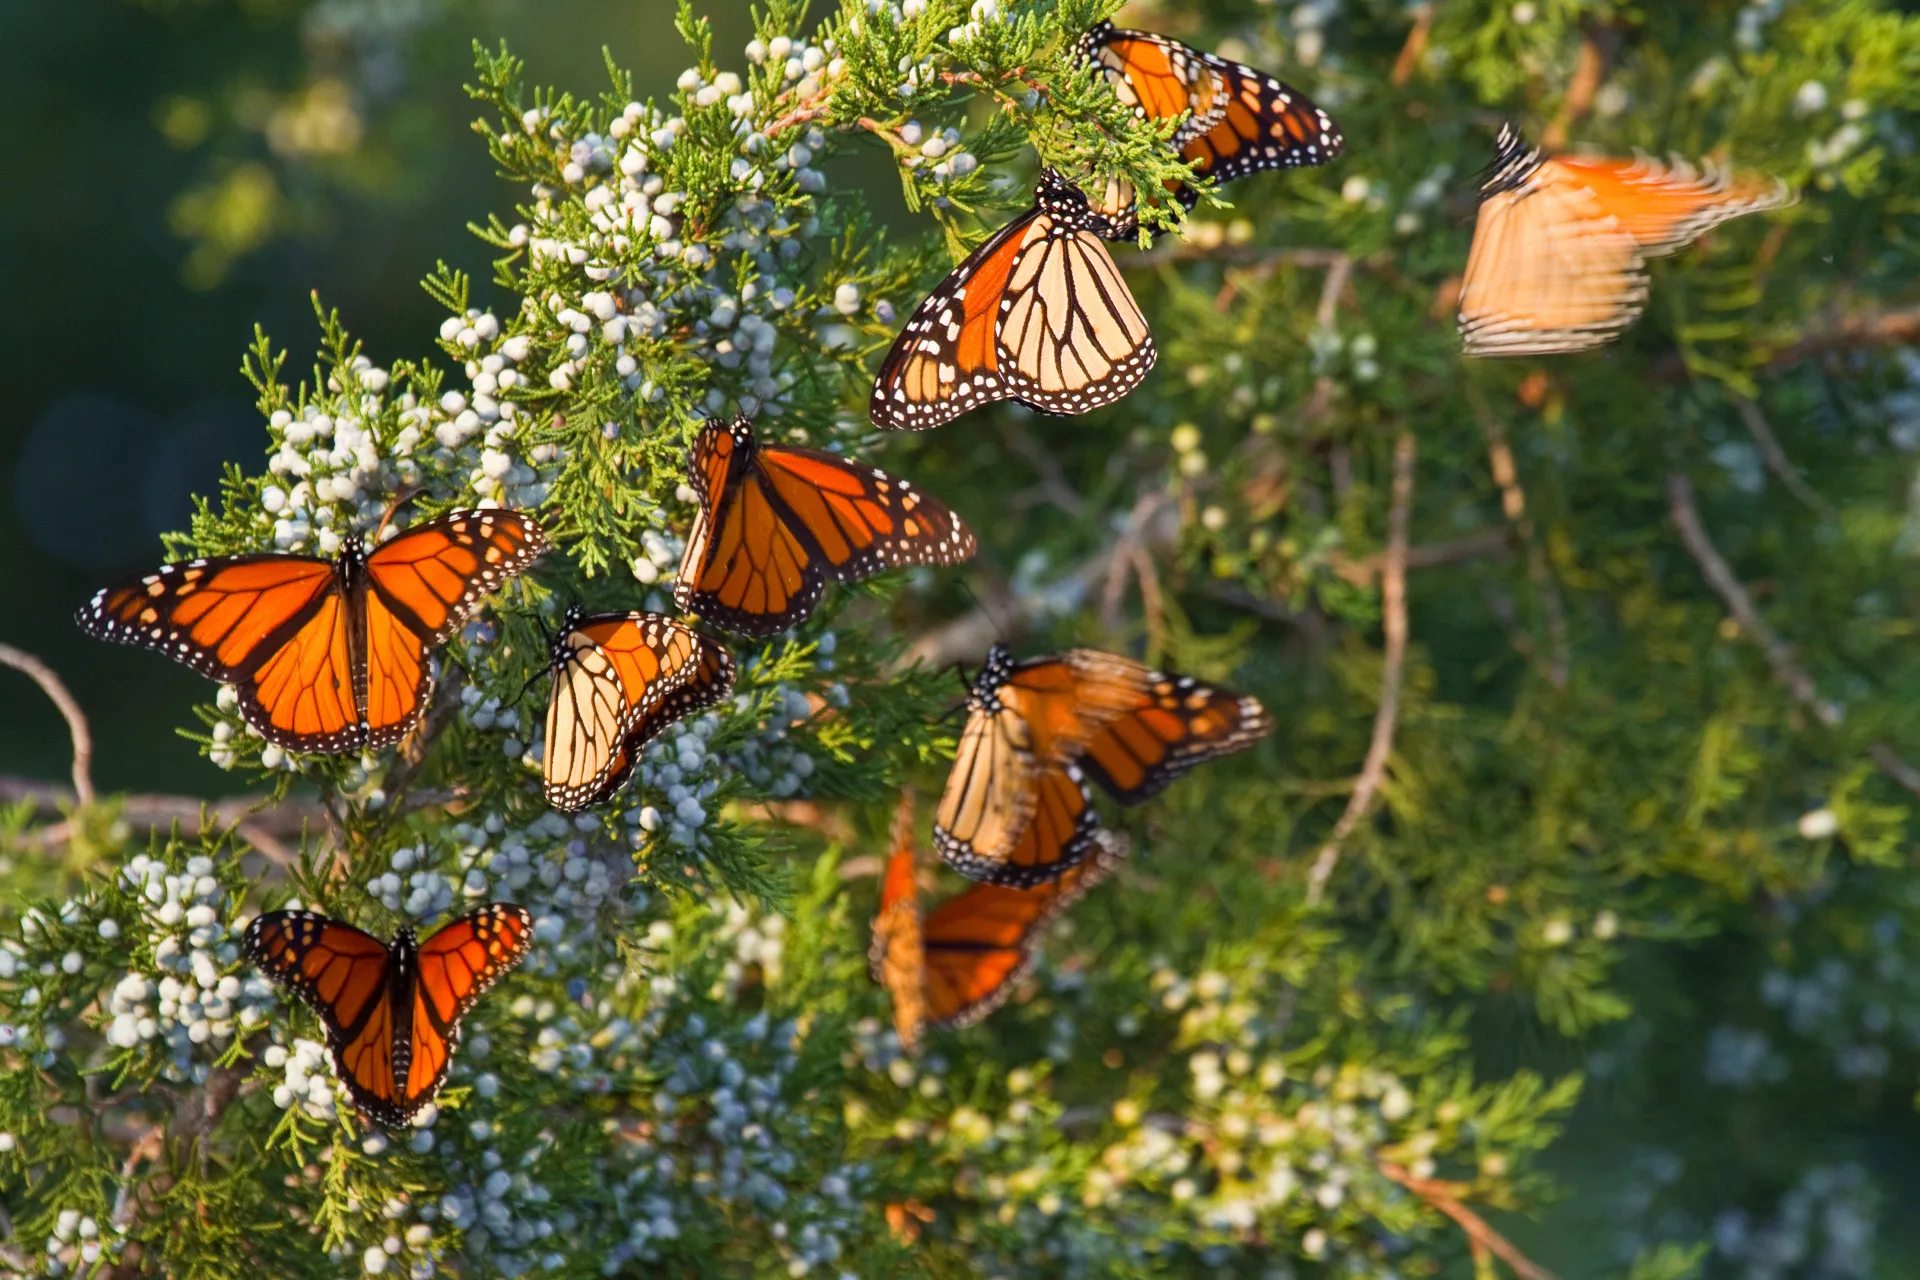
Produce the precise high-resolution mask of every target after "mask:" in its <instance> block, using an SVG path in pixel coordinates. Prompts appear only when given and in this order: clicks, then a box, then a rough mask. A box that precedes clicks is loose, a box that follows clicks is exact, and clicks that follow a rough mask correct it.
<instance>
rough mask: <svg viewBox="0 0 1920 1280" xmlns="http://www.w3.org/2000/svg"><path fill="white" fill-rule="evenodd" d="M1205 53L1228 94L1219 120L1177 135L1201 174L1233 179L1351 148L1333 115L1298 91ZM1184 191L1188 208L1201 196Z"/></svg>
mask: <svg viewBox="0 0 1920 1280" xmlns="http://www.w3.org/2000/svg"><path fill="white" fill-rule="evenodd" d="M1204 56H1205V57H1206V58H1207V60H1208V62H1209V63H1210V64H1211V65H1212V66H1213V67H1214V68H1215V70H1216V71H1217V72H1218V73H1219V75H1220V78H1221V80H1222V81H1223V82H1224V83H1225V85H1226V94H1225V96H1224V98H1223V99H1222V100H1221V102H1220V104H1219V112H1218V115H1217V118H1216V121H1215V123H1212V124H1211V125H1209V126H1207V127H1204V128H1201V129H1196V130H1195V132H1194V134H1193V135H1192V136H1191V137H1182V138H1176V139H1175V141H1176V142H1178V143H1179V144H1180V158H1181V159H1183V160H1186V161H1188V162H1189V163H1191V164H1192V165H1193V167H1194V171H1195V172H1196V173H1200V174H1203V175H1206V176H1209V177H1211V178H1213V179H1214V181H1216V182H1231V181H1233V180H1234V179H1235V178H1240V177H1245V176H1246V175H1247V174H1250V173H1258V172H1259V171H1261V170H1263V169H1295V168H1300V167H1303V166H1307V165H1319V164H1326V163H1327V162H1328V161H1330V160H1333V159H1335V158H1337V157H1338V156H1339V155H1340V153H1341V151H1342V150H1343V149H1344V148H1345V146H1346V139H1345V138H1343V137H1342V136H1341V133H1340V130H1339V129H1338V128H1336V127H1335V125H1334V123H1333V118H1332V117H1331V116H1329V115H1328V114H1327V113H1326V112H1325V111H1322V110H1321V109H1320V108H1319V107H1317V106H1315V105H1314V103H1313V102H1312V101H1311V100H1310V99H1309V98H1308V97H1307V96H1306V95H1305V94H1303V93H1301V92H1300V91H1299V90H1298V89H1294V88H1291V87H1290V86H1288V85H1285V84H1282V83H1281V82H1280V81H1278V80H1276V79H1274V78H1273V77H1272V76H1270V75H1267V74H1265V73H1264V72H1260V71H1256V70H1254V69H1253V68H1252V67H1247V66H1242V65H1241V64H1239V63H1237V62H1228V61H1227V60H1226V59H1224V58H1215V57H1213V55H1211V54H1207V55H1204ZM1179 194H1180V199H1181V200H1182V201H1183V202H1184V203H1185V204H1186V205H1187V207H1188V208H1192V207H1193V205H1194V203H1195V202H1196V201H1197V200H1198V198H1199V197H1198V196H1197V195H1196V194H1195V193H1194V192H1193V191H1192V189H1191V188H1186V187H1182V188H1181V189H1180V192H1179Z"/></svg>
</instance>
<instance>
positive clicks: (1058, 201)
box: [1033, 168, 1113, 235]
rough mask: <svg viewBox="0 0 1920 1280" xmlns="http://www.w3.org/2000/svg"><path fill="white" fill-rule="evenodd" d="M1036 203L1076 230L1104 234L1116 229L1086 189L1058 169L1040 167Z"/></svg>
mask: <svg viewBox="0 0 1920 1280" xmlns="http://www.w3.org/2000/svg"><path fill="white" fill-rule="evenodd" d="M1033 203H1034V206H1035V207H1036V208H1038V209H1039V210H1040V212H1042V213H1044V214H1046V215H1047V216H1048V217H1050V218H1052V219H1053V220H1054V221H1056V222H1058V223H1060V224H1061V225H1062V226H1066V227H1071V228H1073V229H1074V230H1076V231H1091V232H1093V233H1094V234H1095V235H1100V234H1103V233H1105V232H1110V231H1111V230H1112V229H1113V228H1112V225H1111V224H1110V223H1108V221H1107V220H1106V219H1105V218H1103V217H1101V216H1100V215H1099V214H1098V213H1096V212H1094V209H1093V206H1091V205H1089V204H1088V203H1087V196H1086V193H1085V192H1084V191H1082V190H1080V188H1079V187H1076V186H1074V185H1073V183H1071V182H1068V181H1067V180H1066V179H1065V178H1063V177H1061V176H1060V172H1059V170H1057V169H1051V168H1048V169H1042V170H1041V171H1040V183H1039V185H1038V186H1036V187H1035V188H1034V189H1033Z"/></svg>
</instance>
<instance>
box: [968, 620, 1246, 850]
mask: <svg viewBox="0 0 1920 1280" xmlns="http://www.w3.org/2000/svg"><path fill="white" fill-rule="evenodd" d="M967 708H968V713H969V714H968V717H967V723H966V726H965V728H963V729H962V730H961V734H960V744H959V747H958V749H957V750H956V751H955V753H954V761H953V770H952V772H951V773H949V774H948V775H947V785H946V789H945V790H944V791H943V792H942V794H941V798H940V808H939V810H938V812H937V813H936V814H935V817H934V828H933V839H934V847H935V848H936V849H937V850H938V851H939V853H940V856H941V857H942V858H943V859H944V860H945V861H946V862H947V864H948V865H949V866H951V867H952V868H953V869H954V870H956V871H958V872H959V873H960V874H961V875H964V876H967V877H968V878H970V879H974V880H984V881H986V882H988V883H990V884H1003V885H1015V886H1030V885H1035V884H1039V883H1041V882H1043V881H1046V880H1051V879H1054V878H1056V877H1058V876H1060V875H1062V874H1064V873H1065V872H1066V871H1067V870H1068V869H1069V868H1071V867H1073V866H1074V865H1075V864H1076V863H1078V862H1080V861H1081V860H1082V859H1084V858H1085V857H1086V856H1087V854H1088V853H1089V852H1090V851H1091V850H1092V849H1093V848H1094V847H1095V843H1096V836H1097V833H1098V832H1099V829H1100V828H1099V819H1098V817H1097V815H1095V813H1094V811H1093V806H1092V797H1091V795H1090V794H1089V792H1088V790H1087V782H1088V780H1089V779H1091V780H1092V781H1093V782H1096V783H1098V784H1099V785H1100V786H1101V787H1102V788H1103V789H1104V790H1106V791H1107V792H1108V793H1109V794H1110V795H1112V796H1113V798H1114V799H1116V800H1118V801H1119V802H1120V803H1121V804H1128V805H1131V804H1139V803H1140V802H1142V801H1144V800H1146V799H1148V798H1149V797H1151V796H1153V795H1155V794H1157V793H1158V792H1159V791H1160V790H1161V789H1162V788H1164V787H1165V786H1166V785H1167V784H1168V783H1169V782H1171V781H1173V779H1175V778H1177V777H1179V776H1180V775H1181V774H1182V773H1185V772H1186V771H1187V770H1188V769H1191V768H1192V767H1193V766H1195V765H1197V764H1200V763H1202V762H1204V761H1207V760H1212V759H1214V758H1216V757H1219V756H1222V755H1226V754H1228V753H1230V752H1234V751H1239V750H1242V749H1243V748H1245V747H1248V746H1251V745H1252V744H1253V743H1255V742H1257V741H1258V740H1259V739H1260V738H1262V737H1264V736H1265V735H1266V734H1267V733H1268V732H1269V731H1270V730H1271V728H1272V722H1271V721H1270V720H1269V719H1268V718H1267V713H1266V710H1265V708H1263V707H1262V706H1261V705H1260V703H1259V701H1258V700H1257V699H1255V698H1252V697H1248V696H1245V695H1242V694H1237V693H1234V692H1232V691H1230V690H1227V689H1223V688H1220V687H1219V686H1217V685H1212V684H1208V683H1206V682H1204V681H1200V680H1195V679H1192V678H1191V677H1186V676H1172V675H1167V674H1165V673H1162V672H1159V671H1155V670H1153V669H1151V668H1149V667H1147V666H1144V665H1142V664H1141V663H1138V662H1135V661H1134V660H1133V659H1131V658H1127V657H1123V656H1122V655H1120V654H1115V653H1103V652H1100V651H1098V650H1094V649H1071V650H1068V651H1067V652H1065V653H1062V654H1056V655H1053V656H1050V657H1044V658H1031V659H1028V660H1026V661H1024V662H1015V661H1014V660H1013V657H1012V655H1011V654H1010V653H1009V652H1008V650H1007V648H1006V646H1004V645H995V646H994V647H993V648H992V649H991V650H989V651H988V653H987V660H986V663H985V665H984V666H982V667H981V669H980V672H979V674H978V675H977V676H976V677H975V678H974V681H973V685H972V688H971V690H970V691H969V694H968V698H967Z"/></svg>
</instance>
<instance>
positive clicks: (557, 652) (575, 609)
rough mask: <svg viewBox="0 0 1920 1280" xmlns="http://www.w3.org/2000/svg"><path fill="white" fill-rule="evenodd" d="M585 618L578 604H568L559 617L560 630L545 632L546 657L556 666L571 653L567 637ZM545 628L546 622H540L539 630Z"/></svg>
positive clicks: (584, 611) (583, 611)
mask: <svg viewBox="0 0 1920 1280" xmlns="http://www.w3.org/2000/svg"><path fill="white" fill-rule="evenodd" d="M586 616H587V611H586V610H585V609H582V608H581V607H580V606H579V605H578V604H570V605H568V606H567V611H566V612H565V613H563V614H561V615H560V629H559V630H558V631H547V657H548V658H549V659H551V660H552V661H553V662H554V663H555V664H556V665H557V664H559V663H562V662H565V661H566V660H567V658H568V657H569V656H570V655H571V654H572V653H573V643H572V642H571V641H570V640H568V639H567V637H568V636H570V635H572V634H573V633H574V632H575V631H578V630H579V629H580V624H581V623H582V622H583V621H585V620H586ZM546 627H547V624H546V622H545V621H544V620H543V621H541V623H540V629H541V630H542V631H546ZM543 674H544V673H543ZM536 678H537V677H536Z"/></svg>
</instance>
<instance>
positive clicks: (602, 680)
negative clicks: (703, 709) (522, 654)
mask: <svg viewBox="0 0 1920 1280" xmlns="http://www.w3.org/2000/svg"><path fill="white" fill-rule="evenodd" d="M607 621H609V620H590V621H589V624H585V625H583V626H580V627H575V628H572V629H569V630H568V631H567V632H566V634H565V635H564V636H563V637H562V641H561V642H562V644H563V645H564V646H565V649H564V651H563V652H562V653H561V655H560V656H559V660H557V661H556V662H555V663H554V664H553V693H552V697H551V698H550V700H549V701H548V703H547V743H546V756H545V759H544V761H543V772H544V774H545V783H546V795H547V802H548V803H549V804H551V805H553V806H554V807H555V808H556V809H562V810H567V811H572V810H576V809H583V808H586V807H587V806H589V805H592V804H597V803H599V802H600V801H601V800H604V799H606V798H607V796H609V795H611V794H612V793H613V791H615V790H617V789H618V787H619V784H620V783H621V782H622V781H624V780H625V777H626V775H627V773H628V772H630V771H631V768H632V765H633V757H634V752H632V751H631V750H629V749H628V746H627V740H628V738H629V736H630V735H631V734H632V733H633V732H634V730H635V729H636V728H637V727H638V726H639V725H640V723H641V722H642V721H643V720H645V718H646V717H647V716H648V715H649V714H650V713H651V712H653V711H654V710H655V709H656V708H657V707H658V706H659V705H660V703H661V700H662V699H664V698H666V697H667V696H668V695H670V694H673V693H675V692H676V691H678V690H679V689H680V688H681V686H682V685H683V684H684V683H685V682H686V680H687V678H688V677H689V675H690V674H691V673H692V672H693V670H694V668H695V662H694V659H695V658H696V656H697V654H698V648H699V644H700V641H699V637H698V636H697V635H696V634H695V633H694V632H692V631H691V630H688V629H687V628H685V627H682V626H680V625H679V624H677V623H673V622H671V621H670V620H668V619H664V618H657V617H648V618H646V619H645V620H643V621H635V622H632V623H629V624H623V625H624V626H627V627H637V628H638V629H639V633H640V634H639V636H637V637H635V638H634V639H635V640H643V641H644V643H633V644H626V645H624V647H623V649H622V650H620V651H616V650H614V649H611V648H609V647H607V646H606V644H605V643H603V642H604V641H607V640H609V639H611V638H613V636H618V637H621V638H623V639H624V638H625V637H624V633H623V632H622V631H618V630H617V631H615V632H614V633H613V636H609V635H607V634H604V632H605V630H606V626H605V624H606V622H607ZM590 627H591V630H590V629H589V628H590Z"/></svg>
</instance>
